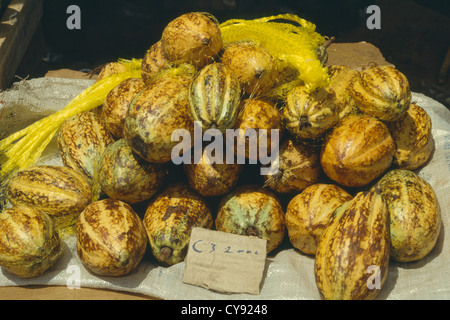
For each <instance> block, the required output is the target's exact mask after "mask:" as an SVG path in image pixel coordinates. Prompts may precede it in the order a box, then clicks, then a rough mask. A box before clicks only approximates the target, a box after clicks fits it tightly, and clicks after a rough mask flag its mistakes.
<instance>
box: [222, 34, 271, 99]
mask: <svg viewBox="0 0 450 320" xmlns="http://www.w3.org/2000/svg"><path fill="white" fill-rule="evenodd" d="M221 62H222V63H223V64H224V65H225V66H227V67H228V68H229V69H230V70H231V71H232V72H233V73H234V74H235V75H236V77H237V78H238V80H239V83H240V85H241V88H242V91H243V92H244V93H245V94H247V95H250V97H251V98H252V97H257V96H259V95H262V94H264V93H265V92H267V91H268V90H269V89H271V88H272V87H273V86H274V84H275V81H276V76H277V74H278V73H277V64H276V61H275V58H274V57H273V56H272V55H271V54H270V52H269V51H268V50H267V49H266V48H264V47H263V46H261V45H259V44H256V43H254V42H251V41H238V42H233V43H230V44H228V45H227V46H225V48H224V50H223V53H222V56H221Z"/></svg>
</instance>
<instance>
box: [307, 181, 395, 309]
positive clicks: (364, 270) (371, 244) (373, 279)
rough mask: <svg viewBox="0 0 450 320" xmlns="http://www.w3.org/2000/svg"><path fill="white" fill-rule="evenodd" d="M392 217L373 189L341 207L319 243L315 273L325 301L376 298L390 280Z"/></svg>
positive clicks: (361, 193) (359, 194) (356, 196)
mask: <svg viewBox="0 0 450 320" xmlns="http://www.w3.org/2000/svg"><path fill="white" fill-rule="evenodd" d="M388 219H389V214H388V211H387V207H386V203H385V202H384V200H383V197H382V196H381V195H380V194H379V193H378V192H377V190H376V189H375V188H372V189H371V190H370V191H369V192H360V193H358V194H356V195H355V197H354V198H353V199H352V200H350V201H347V202H345V203H344V204H342V205H341V206H340V207H338V208H337V209H336V210H335V212H334V214H333V216H332V217H331V220H330V222H329V224H328V226H327V227H326V229H325V231H324V233H323V234H322V237H321V238H320V240H319V243H318V246H317V251H316V256H315V263H314V274H315V279H316V284H317V288H318V289H319V292H320V295H321V297H322V298H324V299H326V300H371V299H374V298H375V297H376V296H377V295H378V293H379V291H380V290H381V288H382V287H383V284H384V282H385V280H386V277H387V272H388V264H389V250H390V240H389V220H388Z"/></svg>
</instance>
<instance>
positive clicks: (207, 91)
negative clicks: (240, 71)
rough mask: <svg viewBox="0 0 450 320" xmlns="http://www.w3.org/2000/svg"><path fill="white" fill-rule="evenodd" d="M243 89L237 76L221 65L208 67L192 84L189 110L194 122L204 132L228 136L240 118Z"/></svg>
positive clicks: (214, 64) (215, 64) (198, 74)
mask: <svg viewBox="0 0 450 320" xmlns="http://www.w3.org/2000/svg"><path fill="white" fill-rule="evenodd" d="M240 101H241V89H240V85H239V81H238V80H237V78H236V77H235V76H234V74H233V73H232V72H231V71H230V70H229V69H228V68H226V67H225V66H224V65H223V64H221V63H213V64H209V65H207V66H205V67H204V68H203V69H202V70H201V71H200V72H198V73H197V75H196V76H195V78H194V79H193V80H192V83H191V86H190V91H189V107H190V111H191V114H192V118H193V119H194V121H201V124H202V128H203V130H207V129H210V128H215V129H219V130H220V131H221V132H225V130H226V129H231V128H233V126H234V124H235V122H236V119H237V117H238V115H239V105H240Z"/></svg>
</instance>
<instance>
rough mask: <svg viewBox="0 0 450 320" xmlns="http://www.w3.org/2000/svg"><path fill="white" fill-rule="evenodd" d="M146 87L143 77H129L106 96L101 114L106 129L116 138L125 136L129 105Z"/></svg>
mask: <svg viewBox="0 0 450 320" xmlns="http://www.w3.org/2000/svg"><path fill="white" fill-rule="evenodd" d="M144 88H145V83H144V80H142V79H141V78H129V79H126V80H124V81H122V82H121V83H119V84H118V85H117V86H116V87H114V88H113V89H112V90H111V91H110V92H109V93H108V94H107V96H106V98H105V102H104V103H103V105H102V108H101V111H102V113H101V115H102V118H103V120H104V123H105V126H106V129H107V130H108V131H109V132H110V133H111V134H112V135H113V136H114V137H116V138H118V139H120V138H123V127H124V125H125V117H126V115H127V112H128V107H129V106H130V103H131V101H132V100H133V99H134V97H135V96H136V95H137V94H138V93H139V92H140V91H141V90H143V89H144Z"/></svg>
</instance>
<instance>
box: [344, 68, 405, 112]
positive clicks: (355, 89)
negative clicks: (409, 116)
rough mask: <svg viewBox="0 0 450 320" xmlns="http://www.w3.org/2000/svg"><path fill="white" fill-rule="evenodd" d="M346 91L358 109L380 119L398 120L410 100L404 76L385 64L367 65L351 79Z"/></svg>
mask: <svg viewBox="0 0 450 320" xmlns="http://www.w3.org/2000/svg"><path fill="white" fill-rule="evenodd" d="M350 93H351V95H352V97H353V99H354V100H355V102H356V105H357V107H358V109H359V110H361V111H362V112H364V113H366V114H368V115H371V116H374V117H376V118H378V119H380V120H384V121H395V120H398V119H399V118H400V117H401V116H402V115H403V114H404V113H405V112H406V110H407V109H408V107H409V105H410V103H411V90H410V87H409V82H408V79H407V78H406V76H405V75H404V74H403V73H401V72H400V71H399V70H397V69H396V68H394V67H393V66H389V65H383V66H378V65H370V66H368V67H366V68H364V69H363V70H361V72H360V73H359V75H357V76H356V77H354V78H353V80H352V81H351V85H350Z"/></svg>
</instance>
